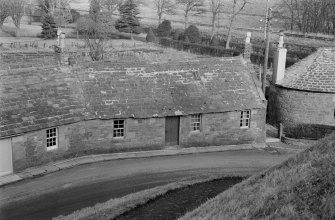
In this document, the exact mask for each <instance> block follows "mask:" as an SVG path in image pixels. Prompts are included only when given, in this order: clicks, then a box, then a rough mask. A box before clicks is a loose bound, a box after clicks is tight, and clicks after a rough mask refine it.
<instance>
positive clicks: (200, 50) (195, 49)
mask: <svg viewBox="0 0 335 220" xmlns="http://www.w3.org/2000/svg"><path fill="white" fill-rule="evenodd" d="M159 44H160V45H162V46H163V47H169V48H174V49H177V50H183V51H189V52H191V53H195V54H200V55H209V56H213V57H232V56H238V55H239V54H240V52H239V51H237V50H232V49H224V48H222V47H211V46H206V45H201V44H193V43H189V42H186V41H176V40H172V39H170V38H161V39H160V40H159Z"/></svg>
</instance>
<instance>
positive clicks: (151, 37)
mask: <svg viewBox="0 0 335 220" xmlns="http://www.w3.org/2000/svg"><path fill="white" fill-rule="evenodd" d="M145 39H146V40H147V42H154V41H155V40H156V37H155V35H154V32H153V31H152V29H151V28H150V29H149V31H148V34H147V36H146V38H145Z"/></svg>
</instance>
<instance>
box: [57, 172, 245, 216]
mask: <svg viewBox="0 0 335 220" xmlns="http://www.w3.org/2000/svg"><path fill="white" fill-rule="evenodd" d="M229 176H230V177H233V176H234V175H229ZM238 176H241V175H238ZM244 176H247V175H244ZM224 177H227V175H213V176H204V177H193V178H189V179H185V180H181V181H179V182H175V183H170V184H167V185H165V186H158V187H155V188H152V189H147V190H143V191H140V192H137V193H133V194H129V195H126V196H124V197H121V198H116V199H111V200H109V201H107V202H105V203H99V204H96V205H95V206H93V207H87V208H83V209H81V210H78V211H75V212H73V213H72V214H70V215H67V216H58V217H56V218H53V220H73V219H76V220H83V219H85V220H93V219H100V220H102V219H113V218H115V217H117V216H119V215H121V214H123V213H125V212H127V211H130V210H131V209H134V208H136V207H138V206H140V205H143V204H145V203H147V202H149V201H151V200H153V199H155V198H157V197H159V196H162V195H164V194H166V193H168V192H170V191H173V190H177V189H180V188H183V187H188V186H191V185H194V184H198V183H204V182H208V181H212V180H216V179H221V178H224Z"/></svg>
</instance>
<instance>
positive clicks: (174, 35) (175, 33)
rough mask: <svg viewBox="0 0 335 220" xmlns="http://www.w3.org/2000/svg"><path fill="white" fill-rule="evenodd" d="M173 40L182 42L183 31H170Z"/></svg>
mask: <svg viewBox="0 0 335 220" xmlns="http://www.w3.org/2000/svg"><path fill="white" fill-rule="evenodd" d="M171 35H172V39H173V40H184V39H185V38H184V30H183V29H175V30H172V31H171Z"/></svg>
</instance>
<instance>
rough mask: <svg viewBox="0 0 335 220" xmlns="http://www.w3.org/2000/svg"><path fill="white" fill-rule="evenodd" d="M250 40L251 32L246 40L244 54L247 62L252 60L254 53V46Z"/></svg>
mask: <svg viewBox="0 0 335 220" xmlns="http://www.w3.org/2000/svg"><path fill="white" fill-rule="evenodd" d="M250 38H251V32H247V38H246V39H245V44H244V52H243V57H244V59H246V60H250V57H251V52H252V45H251V43H250Z"/></svg>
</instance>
